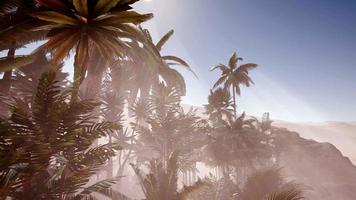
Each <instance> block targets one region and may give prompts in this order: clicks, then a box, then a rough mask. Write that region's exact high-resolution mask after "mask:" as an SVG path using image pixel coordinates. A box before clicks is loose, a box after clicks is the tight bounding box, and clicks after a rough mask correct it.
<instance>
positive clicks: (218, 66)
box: [210, 64, 229, 72]
mask: <svg viewBox="0 0 356 200" xmlns="http://www.w3.org/2000/svg"><path fill="white" fill-rule="evenodd" d="M215 69H220V70H221V71H223V72H225V71H229V68H228V67H227V66H226V65H223V64H219V65H217V66H214V67H212V68H211V69H210V71H214V70H215Z"/></svg>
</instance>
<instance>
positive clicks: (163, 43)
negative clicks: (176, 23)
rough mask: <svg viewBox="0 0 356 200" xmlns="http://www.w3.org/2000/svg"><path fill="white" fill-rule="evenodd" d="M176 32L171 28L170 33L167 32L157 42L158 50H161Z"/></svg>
mask: <svg viewBox="0 0 356 200" xmlns="http://www.w3.org/2000/svg"><path fill="white" fill-rule="evenodd" d="M173 34H174V30H170V31H169V32H168V33H166V34H165V35H164V36H163V37H162V38H161V39H160V40H159V41H158V43H157V44H156V48H157V49H158V51H161V50H162V48H163V46H164V45H165V44H166V43H167V41H168V40H169V38H171V37H172V36H173Z"/></svg>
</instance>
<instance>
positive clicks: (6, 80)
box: [2, 48, 15, 94]
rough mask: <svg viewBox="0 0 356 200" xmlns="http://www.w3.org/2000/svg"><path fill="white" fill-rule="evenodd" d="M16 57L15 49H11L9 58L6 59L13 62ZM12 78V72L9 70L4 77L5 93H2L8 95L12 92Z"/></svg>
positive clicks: (8, 54)
mask: <svg viewBox="0 0 356 200" xmlns="http://www.w3.org/2000/svg"><path fill="white" fill-rule="evenodd" d="M14 56H15V48H10V49H9V51H8V53H7V57H6V59H8V60H11V59H13V58H14ZM11 78H12V70H9V71H6V72H5V73H4V76H3V78H2V79H3V91H2V93H3V94H8V93H9V92H10V88H11V82H12V80H11Z"/></svg>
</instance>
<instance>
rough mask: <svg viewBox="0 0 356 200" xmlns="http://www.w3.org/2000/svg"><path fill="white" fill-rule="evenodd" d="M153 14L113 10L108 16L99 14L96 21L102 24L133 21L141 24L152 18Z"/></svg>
mask: <svg viewBox="0 0 356 200" xmlns="http://www.w3.org/2000/svg"><path fill="white" fill-rule="evenodd" d="M152 17H153V14H139V13H137V12H134V11H120V12H112V13H110V14H109V15H106V16H104V17H103V16H99V17H97V18H96V19H94V21H96V22H98V23H100V24H101V25H119V24H122V23H133V24H139V23H142V22H145V21H147V20H150V19H151V18H152Z"/></svg>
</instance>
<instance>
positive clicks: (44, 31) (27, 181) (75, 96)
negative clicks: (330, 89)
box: [0, 0, 303, 200]
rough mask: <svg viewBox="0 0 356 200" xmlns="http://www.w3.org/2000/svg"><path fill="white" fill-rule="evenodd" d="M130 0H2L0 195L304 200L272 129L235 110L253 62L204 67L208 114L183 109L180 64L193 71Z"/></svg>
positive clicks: (234, 60)
mask: <svg viewBox="0 0 356 200" xmlns="http://www.w3.org/2000/svg"><path fill="white" fill-rule="evenodd" d="M137 1H138V0H90V1H87V0H47V1H45V0H3V1H1V2H0V50H1V51H5V52H7V56H6V57H4V58H0V71H1V72H2V79H1V80H0V82H1V85H0V89H1V91H0V93H1V104H0V106H1V109H0V116H1V117H0V199H14V200H16V199H19V200H25V199H66V200H69V199H73V200H76V199H113V200H124V199H134V198H135V197H132V196H131V195H132V193H130V192H127V190H128V188H134V190H136V193H138V194H142V196H141V197H140V198H141V199H142V198H143V199H147V200H188V199H191V200H201V199H205V200H232V199H235V200H299V199H303V187H301V185H299V184H298V183H295V182H293V180H290V179H287V178H286V177H284V176H283V168H282V167H281V166H280V165H279V164H280V159H279V158H280V154H281V152H282V150H281V149H282V148H281V146H282V145H281V144H279V143H277V142H276V141H280V140H278V137H279V135H278V134H276V132H278V131H280V129H279V128H277V127H273V126H272V120H271V119H270V116H269V114H268V113H265V114H263V116H262V118H256V117H252V116H248V115H247V114H245V113H244V112H243V108H242V107H240V106H238V105H239V104H238V97H239V95H241V94H242V92H241V91H242V89H243V88H242V86H246V87H249V86H251V85H253V84H254V82H253V76H252V75H251V73H250V71H251V70H258V68H257V64H254V63H243V59H242V58H241V57H239V55H238V54H237V53H233V54H232V56H231V58H230V60H229V61H228V64H227V65H224V64H219V65H217V66H215V67H213V68H212V70H217V69H219V70H221V76H220V77H217V81H216V83H215V84H214V85H213V86H212V88H211V92H210V95H209V96H208V97H207V99H208V104H207V105H204V106H205V107H204V108H205V109H204V114H198V111H197V110H196V109H195V108H193V107H192V108H191V109H189V110H187V109H184V108H183V106H182V105H181V98H182V97H183V96H184V95H185V93H186V87H185V81H184V77H183V76H182V75H181V73H180V71H179V70H178V69H179V68H182V69H185V70H188V71H190V72H191V73H192V74H194V72H193V70H192V69H191V68H190V66H189V64H188V63H187V62H185V61H184V60H183V59H182V58H179V57H178V56H176V55H162V53H161V50H162V49H163V48H164V45H165V44H166V43H167V42H169V39H170V38H171V37H172V36H173V34H174V31H173V30H171V31H169V32H168V33H167V34H165V35H164V36H163V37H162V38H161V39H160V40H158V41H154V39H153V38H152V37H151V35H150V32H149V30H147V29H145V28H143V26H144V24H143V23H144V22H145V21H147V20H149V19H151V18H152V17H153V14H151V13H148V14H146V13H145V14H141V13H138V12H136V11H134V10H133V8H132V4H134V3H135V2H137ZM39 42H40V45H39V47H38V48H36V49H34V50H33V52H32V53H30V54H28V55H18V54H17V49H19V48H23V47H24V46H25V45H28V44H33V43H35V44H38V43H39ZM70 56H74V64H73V66H71V67H72V69H73V80H69V79H68V74H66V73H64V72H62V67H63V63H64V61H65V60H66V59H68V58H69V57H70ZM246 57H247V58H248V55H246ZM194 75H195V74H194ZM238 111H239V112H238ZM239 113H240V114H239ZM261 114H262V113H261ZM199 164H202V165H204V170H206V171H208V173H207V175H206V176H205V177H198V176H197V173H198V170H202V169H199V168H198V165H199ZM122 182H124V184H121V183H122ZM301 184H302V183H301ZM136 195H137V194H136Z"/></svg>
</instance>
